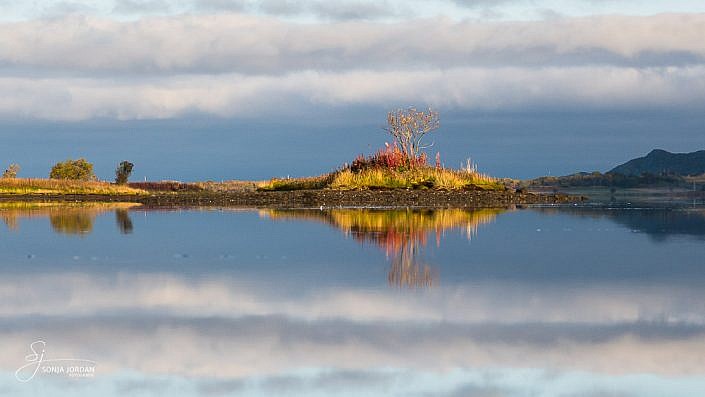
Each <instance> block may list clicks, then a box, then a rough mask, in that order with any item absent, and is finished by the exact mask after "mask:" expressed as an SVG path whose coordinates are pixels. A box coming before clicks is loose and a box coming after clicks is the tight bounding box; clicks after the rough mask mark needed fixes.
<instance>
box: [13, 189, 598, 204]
mask: <svg viewBox="0 0 705 397" xmlns="http://www.w3.org/2000/svg"><path fill="white" fill-rule="evenodd" d="M585 200H586V198H585V197H583V196H572V195H566V194H562V193H556V194H536V193H528V192H520V193H516V192H511V191H489V190H463V191H443V190H330V189H321V190H294V191H273V192H261V191H242V192H227V193H226V192H218V193H213V192H179V193H154V194H149V195H101V194H0V202H13V201H14V202H72V203H81V202H85V203H91V202H129V203H139V204H142V205H144V206H147V207H183V206H188V207H234V208H279V209H284V208H287V209H295V208H320V207H324V208H331V207H370V208H373V207H375V208H395V207H397V208H404V207H414V208H492V207H494V208H496V207H504V206H510V205H523V204H573V203H581V202H584V201H585Z"/></svg>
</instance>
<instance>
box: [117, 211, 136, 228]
mask: <svg viewBox="0 0 705 397" xmlns="http://www.w3.org/2000/svg"><path fill="white" fill-rule="evenodd" d="M115 222H117V225H118V229H120V233H122V234H131V233H132V228H133V226H132V219H130V213H129V212H128V211H127V210H126V209H118V210H115Z"/></svg>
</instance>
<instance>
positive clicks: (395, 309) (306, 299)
mask: <svg viewBox="0 0 705 397" xmlns="http://www.w3.org/2000/svg"><path fill="white" fill-rule="evenodd" d="M28 286H30V287H29V288H28ZM704 294H705V292H703V289H702V288H700V287H699V286H693V287H688V286H683V285H663V286H660V285H655V286H648V285H646V286H639V285H630V284H615V285H598V286H586V285H581V284H577V285H567V286H552V285H521V284H511V283H488V284H486V285H482V284H480V285H468V286H462V287H456V288H439V289H435V290H431V291H427V292H426V293H419V292H415V293H407V294H400V293H399V291H394V290H392V291H367V290H350V289H347V290H346V289H342V290H341V289H335V290H318V291H316V290H313V291H312V292H310V293H309V294H306V295H301V294H300V293H298V292H297V293H293V294H281V293H278V292H277V291H276V290H273V289H272V288H271V287H268V286H267V285H259V284H257V283H254V284H252V283H245V280H241V279H231V280H228V279H227V278H223V277H218V278H214V279H208V280H194V279H191V278H187V277H175V276H166V275H137V276H126V275H125V276H119V277H117V278H113V277H108V276H90V275H85V274H84V275H81V274H73V275H71V274H56V275H43V276H42V275H15V276H13V275H8V276H7V277H3V280H2V281H0V351H3V356H2V357H0V366H1V367H2V368H5V369H8V368H10V367H11V366H13V365H16V362H17V361H16V359H15V357H23V356H22V354H24V350H25V349H26V346H25V345H26V344H27V343H28V341H31V340H33V338H36V337H37V336H38V335H48V336H50V337H49V338H48V340H47V342H48V345H49V346H52V348H53V349H55V350H54V351H53V352H52V354H53V355H57V356H58V355H75V356H86V357H89V358H95V359H96V361H99V363H100V367H101V371H107V372H112V371H115V370H117V369H133V370H136V371H140V372H146V373H150V374H158V373H173V374H180V375H184V376H215V377H225V378H231V377H243V376H255V375H264V374H275V373H280V372H282V371H290V370H294V369H301V368H310V367H327V368H338V369H345V370H350V371H358V370H363V369H365V368H378V367H404V368H419V369H430V370H444V369H451V368H456V367H488V366H490V367H492V366H512V367H543V368H565V369H576V370H587V371H597V372H605V373H634V372H652V373H658V374H703V373H705V366H703V364H702V357H703V355H704V354H705V343H704V342H705V314H704V313H705V310H704V308H703V307H702V306H703V303H702V302H705V297H704V296H703V295H704ZM694 302H699V303H697V304H694ZM28 313H32V315H29V316H28ZM106 341H112V342H110V343H106ZM177 346H178V348H175V347H177ZM262 352H267V354H262ZM223 357H228V358H229V360H227V361H228V362H226V363H223V360H222V358H223ZM672 357H678V360H673V359H672Z"/></svg>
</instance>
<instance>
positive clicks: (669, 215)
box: [538, 208, 705, 241]
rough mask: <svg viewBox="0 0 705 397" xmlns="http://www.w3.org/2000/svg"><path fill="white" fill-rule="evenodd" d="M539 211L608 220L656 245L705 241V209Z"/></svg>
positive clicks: (570, 209) (566, 209)
mask: <svg viewBox="0 0 705 397" xmlns="http://www.w3.org/2000/svg"><path fill="white" fill-rule="evenodd" d="M538 211H541V212H543V213H561V214H564V213H565V214H570V215H577V216H581V217H592V218H607V219H610V220H611V221H613V222H615V223H617V224H620V225H622V226H624V227H626V228H628V229H630V230H633V231H637V232H641V233H646V234H647V235H649V236H650V237H651V238H653V239H654V240H656V241H663V240H665V239H666V238H668V237H670V236H679V235H680V236H691V237H696V238H705V209H703V208H700V209H688V208H646V209H619V208H614V209H604V208H597V209H593V208H561V209H549V208H543V209H538Z"/></svg>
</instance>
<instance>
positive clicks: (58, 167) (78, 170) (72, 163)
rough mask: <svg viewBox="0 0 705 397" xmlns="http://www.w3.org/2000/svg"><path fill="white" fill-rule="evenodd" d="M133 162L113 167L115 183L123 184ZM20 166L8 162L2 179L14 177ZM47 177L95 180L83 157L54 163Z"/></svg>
mask: <svg viewBox="0 0 705 397" xmlns="http://www.w3.org/2000/svg"><path fill="white" fill-rule="evenodd" d="M133 167H134V164H132V163H130V162H129V161H123V162H121V163H120V164H118V166H117V168H116V169H115V183H116V184H118V185H125V184H127V182H128V179H129V178H130V175H131V174H132V168H133ZM20 169H21V168H20V166H19V165H18V164H14V163H13V164H10V166H9V167H7V169H6V170H5V171H4V172H3V173H2V178H3V179H15V178H17V177H18V176H17V174H18V173H19V172H20ZM49 179H61V180H72V181H85V182H89V181H97V180H98V178H97V177H96V175H95V173H94V172H93V163H90V162H88V161H87V160H86V159H84V158H80V159H78V160H72V159H69V160H66V161H61V162H58V163H56V164H54V166H53V167H51V171H50V172H49Z"/></svg>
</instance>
